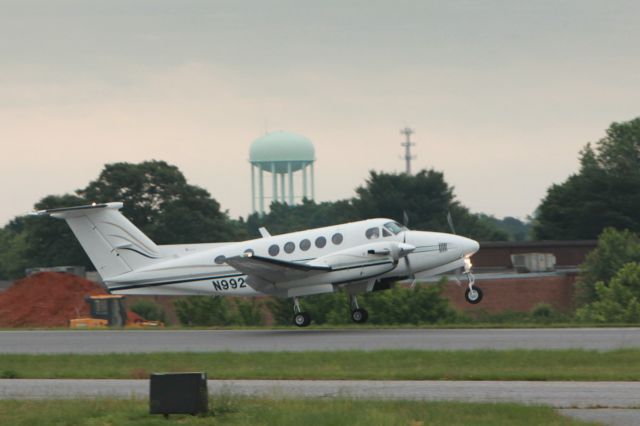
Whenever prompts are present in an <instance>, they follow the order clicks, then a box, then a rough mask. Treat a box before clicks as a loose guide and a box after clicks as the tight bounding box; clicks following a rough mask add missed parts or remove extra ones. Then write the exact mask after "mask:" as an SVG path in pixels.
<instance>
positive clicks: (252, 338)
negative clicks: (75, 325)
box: [0, 328, 640, 353]
mask: <svg viewBox="0 0 640 426" xmlns="http://www.w3.org/2000/svg"><path fill="white" fill-rule="evenodd" d="M628 347H640V328H564V329H481V330H473V329H449V330H444V329H438V330H430V329H382V330H377V329H361V330H358V329H353V328H351V329H320V330H318V329H316V330H313V329H312V330H299V329H291V330H118V331H110V330H100V331H88V330H56V331H0V353H104V352H112V353H115V352H118V353H127V352H184V351H190V352H209V351H238V352H251V351H269V352H277V351H308V350H346V349H363V350H375V349H450V350H458V349H463V350H464V349H467V350H468V349H481V348H483V349H512V348H524V349H566V348H584V349H598V350H610V349H617V348H628Z"/></svg>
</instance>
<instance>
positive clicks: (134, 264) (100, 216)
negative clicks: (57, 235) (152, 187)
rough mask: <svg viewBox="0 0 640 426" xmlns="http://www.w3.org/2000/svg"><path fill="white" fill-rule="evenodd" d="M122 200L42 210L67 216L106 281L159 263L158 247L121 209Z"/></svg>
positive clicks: (72, 228)
mask: <svg viewBox="0 0 640 426" xmlns="http://www.w3.org/2000/svg"><path fill="white" fill-rule="evenodd" d="M121 208H122V203H105V204H95V203H94V204H91V205H88V206H79V207H68V208H62V209H51V210H42V211H39V212H35V214H38V215H48V216H52V217H55V218H60V219H64V220H66V221H67V224H68V225H69V227H70V228H71V230H72V231H73V234H74V235H75V236H76V238H77V239H78V241H79V242H80V244H81V245H82V248H83V249H84V251H85V252H86V253H87V255H88V256H89V259H91V262H93V265H94V266H95V268H96V271H98V273H99V274H100V276H101V277H102V279H103V280H104V281H108V280H109V279H110V278H114V277H117V276H118V275H122V274H124V273H127V272H130V271H133V270H135V269H139V268H142V267H144V266H147V265H150V264H152V263H156V262H157V261H158V260H159V259H160V258H161V255H160V251H159V250H158V246H157V245H156V244H155V243H154V242H153V241H151V239H149V237H147V236H146V235H145V234H143V233H142V231H140V230H139V229H138V228H136V226H135V225H133V223H131V222H130V221H129V220H128V219H127V218H126V217H124V216H123V215H122V213H120V212H119V210H120V209H121Z"/></svg>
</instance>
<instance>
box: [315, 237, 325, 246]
mask: <svg viewBox="0 0 640 426" xmlns="http://www.w3.org/2000/svg"><path fill="white" fill-rule="evenodd" d="M326 245H327V239H326V238H325V237H318V238H316V247H318V248H322V247H324V246H326Z"/></svg>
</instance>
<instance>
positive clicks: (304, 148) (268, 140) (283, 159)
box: [249, 131, 315, 215]
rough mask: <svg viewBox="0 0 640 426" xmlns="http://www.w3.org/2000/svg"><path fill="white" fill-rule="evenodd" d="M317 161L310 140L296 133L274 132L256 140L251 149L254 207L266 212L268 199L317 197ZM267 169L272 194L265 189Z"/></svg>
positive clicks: (290, 203) (291, 200) (290, 201)
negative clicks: (297, 177)
mask: <svg viewBox="0 0 640 426" xmlns="http://www.w3.org/2000/svg"><path fill="white" fill-rule="evenodd" d="M314 161H315V149H314V148H313V144H312V143H311V141H310V140H309V139H307V138H305V137H304V136H300V135H297V134H295V133H291V132H283V131H277V132H271V133H267V134H266V135H264V136H262V137H259V138H258V139H256V140H255V141H253V143H252V144H251V148H250V149H249V162H250V163H251V209H252V211H253V212H258V213H260V214H261V215H262V214H264V205H265V200H269V201H270V202H272V201H280V202H282V203H287V204H289V205H293V204H294V203H295V202H296V201H298V200H301V199H303V198H309V199H311V200H313V199H314V198H315V189H314V176H313V163H314ZM307 169H309V172H310V179H307ZM298 171H301V172H302V173H301V174H302V177H301V184H300V186H301V188H302V191H300V192H298V195H296V193H295V191H294V173H295V172H298ZM265 172H266V173H271V194H270V196H265V192H264V187H265V182H264V173H265ZM256 175H257V191H256ZM278 181H279V182H278ZM278 183H279V184H278ZM256 192H257V194H256ZM256 200H257V206H256Z"/></svg>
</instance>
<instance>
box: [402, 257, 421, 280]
mask: <svg viewBox="0 0 640 426" xmlns="http://www.w3.org/2000/svg"><path fill="white" fill-rule="evenodd" d="M404 261H405V262H406V263H407V270H408V271H409V278H411V288H414V287H415V286H416V282H417V281H418V280H417V279H416V274H414V272H413V268H411V262H409V253H407V254H406V256H405V257H404Z"/></svg>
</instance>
